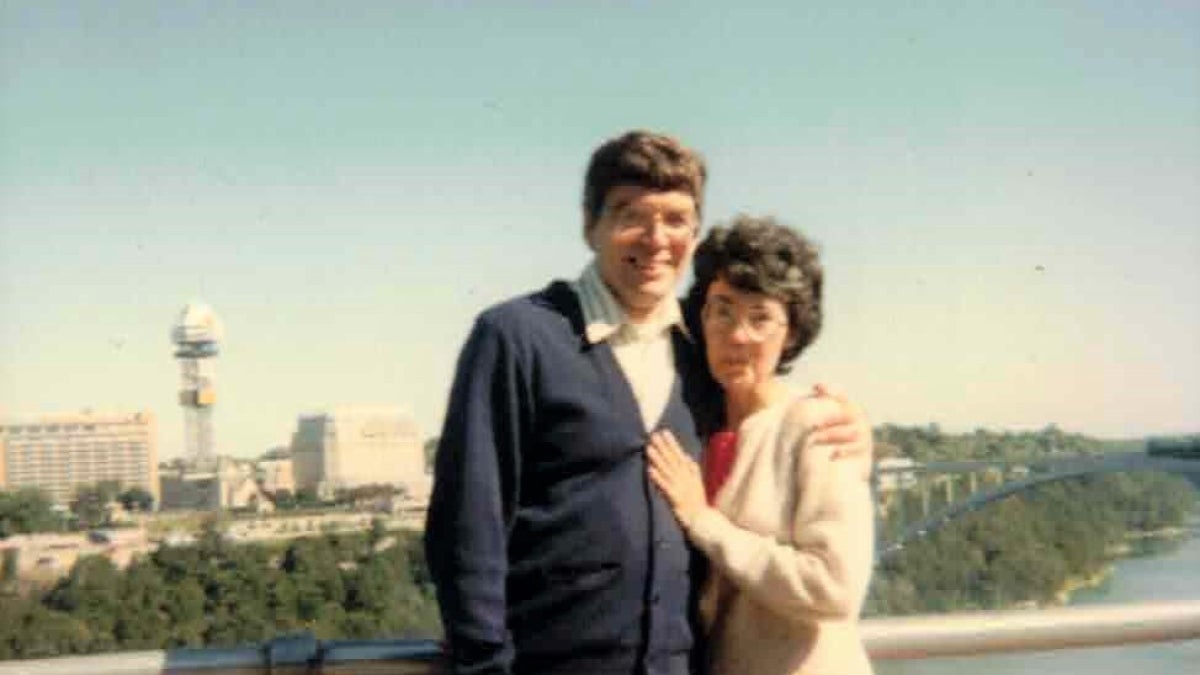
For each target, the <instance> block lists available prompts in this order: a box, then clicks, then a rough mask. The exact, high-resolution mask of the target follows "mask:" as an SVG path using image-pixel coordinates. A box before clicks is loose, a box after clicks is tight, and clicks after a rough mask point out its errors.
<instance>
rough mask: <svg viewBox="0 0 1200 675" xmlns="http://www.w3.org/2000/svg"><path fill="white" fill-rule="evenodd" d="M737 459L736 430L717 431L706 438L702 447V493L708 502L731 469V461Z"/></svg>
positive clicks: (723, 482) (711, 500)
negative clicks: (706, 442) (706, 443)
mask: <svg viewBox="0 0 1200 675" xmlns="http://www.w3.org/2000/svg"><path fill="white" fill-rule="evenodd" d="M736 459H737V432H736V431H718V432H717V433H715V434H713V435H712V436H711V437H709V439H708V445H707V446H706V447H705V448H704V494H705V495H707V496H708V503H709V504H712V503H713V501H715V500H716V498H717V492H719V491H720V489H721V486H722V485H724V484H725V479H727V478H729V473H730V472H731V471H733V462H734V460H736Z"/></svg>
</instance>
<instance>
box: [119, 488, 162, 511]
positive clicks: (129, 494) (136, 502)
mask: <svg viewBox="0 0 1200 675" xmlns="http://www.w3.org/2000/svg"><path fill="white" fill-rule="evenodd" d="M117 500H118V501H120V502H121V506H123V507H125V510H126V511H130V512H132V511H140V512H142V513H148V512H150V511H152V510H153V509H154V495H152V494H150V492H149V491H148V490H146V488H144V487H142V486H140V485H135V486H133V487H131V488H129V489H128V490H125V491H124V492H122V493H121V494H120V495H118V496H117Z"/></svg>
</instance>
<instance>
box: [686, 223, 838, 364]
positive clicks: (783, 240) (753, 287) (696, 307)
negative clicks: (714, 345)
mask: <svg viewBox="0 0 1200 675" xmlns="http://www.w3.org/2000/svg"><path fill="white" fill-rule="evenodd" d="M694 270H695V281H694V282H693V283H692V287H691V289H690V290H688V294H687V299H686V300H685V308H686V313H687V316H688V321H689V324H690V326H691V328H692V334H693V336H696V337H697V338H698V339H701V340H702V339H703V330H700V323H699V317H700V310H701V309H702V308H703V307H704V299H705V296H706V295H707V294H708V287H709V286H710V285H712V283H713V282H714V281H716V280H717V279H724V280H725V283H727V284H729V285H730V286H732V287H733V288H736V289H737V290H739V291H744V292H747V293H762V294H763V295H766V296H768V297H770V298H773V299H775V300H778V301H779V302H781V303H782V304H783V308H784V311H785V312H786V313H787V320H788V337H787V341H786V342H785V343H784V346H783V353H782V355H781V356H780V358H779V367H778V368H777V370H776V372H778V373H779V374H783V373H786V372H788V370H789V369H790V368H791V365H790V364H791V362H792V361H794V360H795V359H796V357H797V356H799V355H800V352H802V351H804V350H805V349H806V348H807V347H808V346H809V345H811V344H812V343H813V340H815V339H816V337H817V333H819V332H820V331H821V318H822V312H821V290H822V286H823V285H824V278H825V273H824V271H823V270H822V269H821V261H820V259H819V257H818V254H817V247H816V245H815V244H814V243H813V242H812V241H810V240H809V239H808V238H807V237H805V236H804V235H802V234H800V233H799V232H796V231H795V230H793V229H791V228H789V227H788V226H786V225H784V224H782V223H780V222H779V221H778V220H776V219H775V218H774V217H772V216H762V217H757V216H747V215H738V216H737V217H736V218H734V219H733V220H732V221H730V222H729V223H723V224H720V225H717V226H715V227H713V228H712V230H711V231H709V233H708V236H707V237H705V238H704V241H702V242H700V245H699V246H698V247H697V248H696V256H695V259H694Z"/></svg>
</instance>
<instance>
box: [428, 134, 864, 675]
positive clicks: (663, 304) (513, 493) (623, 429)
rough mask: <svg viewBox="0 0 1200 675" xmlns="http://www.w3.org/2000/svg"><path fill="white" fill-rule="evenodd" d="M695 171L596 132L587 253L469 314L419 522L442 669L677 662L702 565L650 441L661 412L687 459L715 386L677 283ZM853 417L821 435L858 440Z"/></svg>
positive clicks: (667, 667)
mask: <svg viewBox="0 0 1200 675" xmlns="http://www.w3.org/2000/svg"><path fill="white" fill-rule="evenodd" d="M706 177H707V170H706V168H705V165H704V161H703V160H702V159H701V157H700V156H699V155H698V154H697V153H695V152H693V151H692V150H690V149H688V148H686V147H684V146H683V145H682V144H680V143H679V142H678V141H677V140H675V139H673V138H670V137H667V136H663V135H660V134H654V133H650V132H645V131H633V132H629V133H626V134H625V135H623V136H620V137H619V138H616V139H612V140H610V141H608V142H606V143H604V144H603V145H601V146H600V147H599V148H598V149H597V150H596V151H595V153H594V154H593V155H592V158H591V162H590V164H589V166H588V169H587V174H586V177H585V185H584V200H583V210H584V213H583V223H584V227H583V234H584V238H585V240H586V241H587V243H588V246H589V247H590V248H591V250H592V252H593V254H594V255H593V260H592V262H591V263H590V264H589V265H588V267H587V268H586V269H585V270H584V272H583V274H582V275H581V276H580V278H579V279H578V280H577V281H575V282H573V283H570V282H563V281H555V282H552V283H551V284H550V285H549V286H547V287H546V288H544V289H542V290H540V291H537V292H535V293H532V294H530V295H526V296H523V297H519V298H516V299H513V300H510V301H507V302H504V303H501V304H500V305H497V306H495V307H492V308H490V309H488V310H486V311H485V312H483V313H482V314H481V315H480V316H479V318H478V319H477V320H476V323H475V326H474V327H473V329H472V331H471V334H470V336H469V337H468V339H467V342H466V344H465V346H464V347H463V351H462V354H461V355H460V358H459V362H458V368H457V373H456V376H455V380H454V384H453V387H452V389H451V393H450V402H449V406H448V408H447V411H446V421H445V426H444V429H443V431H442V437H441V442H440V444H439V447H438V453H437V459H436V468H435V484H434V491H433V497H432V500H431V502H430V507H429V516H428V522H427V525H426V531H425V547H426V555H427V558H428V562H429V568H430V571H431V574H432V575H433V578H434V581H435V583H436V585H437V590H438V601H439V603H440V605H441V609H442V618H443V623H444V625H445V629H446V639H447V641H448V643H449V647H450V659H451V664H452V671H453V672H454V673H460V674H464V675H465V674H468V673H471V674H474V673H520V674H522V675H523V674H526V673H538V674H543V673H546V674H549V673H570V674H571V675H601V674H607V673H614V674H615V673H620V674H622V675H633V674H634V673H646V674H647V675H660V674H662V675H685V674H686V673H689V672H690V663H689V652H690V650H691V648H692V646H693V642H694V638H695V636H694V634H693V629H692V626H693V625H694V624H693V622H692V618H693V616H694V606H693V603H692V593H691V589H692V585H693V581H694V579H693V577H695V576H696V575H697V574H698V568H697V567H696V566H695V565H693V564H692V555H691V552H690V551H689V548H688V547H687V545H686V543H685V540H684V538H683V535H682V533H681V532H680V530H679V527H678V525H677V523H676V521H675V519H674V517H673V515H672V513H671V510H670V508H669V507H668V505H667V504H666V503H665V502H664V501H663V499H662V497H661V495H659V494H658V491H657V490H655V489H653V487H652V486H650V485H649V483H648V480H647V477H646V464H645V456H644V450H645V447H646V444H647V441H648V437H649V432H650V431H653V430H655V429H662V428H665V429H670V430H671V431H672V432H673V434H674V435H675V437H676V439H678V441H679V443H680V445H681V446H682V447H683V448H685V449H686V450H687V451H688V452H689V453H691V454H692V455H693V456H694V457H696V456H698V455H699V454H700V447H701V445H700V440H699V436H700V434H699V433H698V430H697V424H698V423H705V422H706V421H708V416H707V415H706V414H704V413H703V412H702V411H704V410H707V409H709V408H711V407H712V404H713V403H714V401H715V399H714V396H715V395H716V394H715V389H714V388H713V386H712V383H711V380H710V379H709V378H708V377H707V376H706V374H705V370H704V366H703V363H704V361H703V354H700V353H699V352H698V350H697V348H696V346H695V345H694V344H693V343H692V342H691V340H690V338H689V337H688V331H687V329H686V328H685V326H684V322H683V317H682V313H681V310H680V306H679V302H678V300H677V298H676V286H677V284H678V282H679V280H680V278H681V276H682V275H683V274H684V272H685V271H686V269H687V266H688V264H689V262H690V260H691V256H692V252H693V250H694V248H695V245H696V241H697V238H698V237H697V234H698V230H699V223H700V215H701V212H702V207H703V196H704V184H705V180H706ZM852 412H853V411H852ZM863 427H865V422H864V421H863V420H862V418H861V415H858V414H855V415H853V416H852V417H851V418H850V419H849V420H848V421H846V420H844V421H843V423H842V424H841V425H840V426H837V427H835V428H833V429H829V430H827V431H826V432H825V433H826V436H825V437H824V440H825V441H826V442H834V443H837V442H841V443H845V444H847V447H848V448H849V450H850V451H863V450H862V446H863V444H864V443H865V444H868V445H869V438H868V439H865V440H864V438H863V437H864V432H863V430H862V428H863ZM866 435H867V436H869V432H868V433H867V434H866ZM856 443H857V445H855V444H856Z"/></svg>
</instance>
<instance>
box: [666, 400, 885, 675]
mask: <svg viewBox="0 0 1200 675" xmlns="http://www.w3.org/2000/svg"><path fill="white" fill-rule="evenodd" d="M837 412H838V404H836V403H835V402H833V401H831V400H828V399H817V398H812V397H810V396H802V395H799V394H795V393H789V395H788V396H785V397H784V398H783V399H782V400H780V401H778V402H776V403H774V404H772V405H770V406H768V407H767V408H764V409H762V410H759V411H757V412H755V413H754V414H753V415H751V416H750V417H748V418H747V419H746V420H745V421H744V422H743V423H742V425H741V427H740V428H739V429H738V454H737V460H736V461H735V463H734V466H733V470H732V472H731V473H730V476H729V479H728V480H727V481H726V483H725V485H724V486H722V488H721V490H720V492H718V493H717V496H716V504H715V508H705V509H702V510H700V511H699V512H698V513H697V514H696V515H695V516H693V517H692V519H691V521H690V522H688V523H685V524H684V527H685V529H686V530H687V532H688V535H689V537H691V539H692V541H693V542H695V544H696V545H697V546H698V547H699V548H700V549H701V550H703V551H704V553H705V554H706V555H707V556H708V558H709V560H710V561H711V562H712V572H711V575H710V577H709V579H708V582H707V584H706V586H705V588H704V592H703V595H702V596H701V614H702V616H703V619H704V623H705V627H706V628H707V634H708V640H709V659H710V663H711V665H712V672H713V674H714V675H735V674H737V675H795V674H801V673H802V674H804V675H812V674H815V673H821V674H825V673H828V674H831V675H832V674H835V673H836V674H837V675H861V674H864V673H866V674H869V673H871V664H870V661H869V660H868V659H867V655H866V652H865V651H864V650H863V647H862V641H861V640H860V638H859V635H858V628H857V619H858V613H859V611H860V609H861V607H862V603H863V600H864V598H865V596H866V592H867V584H868V582H869V581H870V577H871V567H872V558H873V547H874V540H875V534H874V517H873V513H872V510H873V505H872V499H871V489H870V482H869V476H870V472H871V458H870V456H869V453H866V454H864V455H862V456H857V457H851V458H837V459H834V457H833V456H832V453H833V450H832V448H830V447H828V446H820V445H813V444H810V443H806V440H807V439H808V437H809V433H808V432H809V430H811V429H812V428H813V426H814V425H815V424H817V423H818V422H820V421H821V420H822V419H825V418H827V417H829V416H831V415H833V414H836V413H837Z"/></svg>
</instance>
